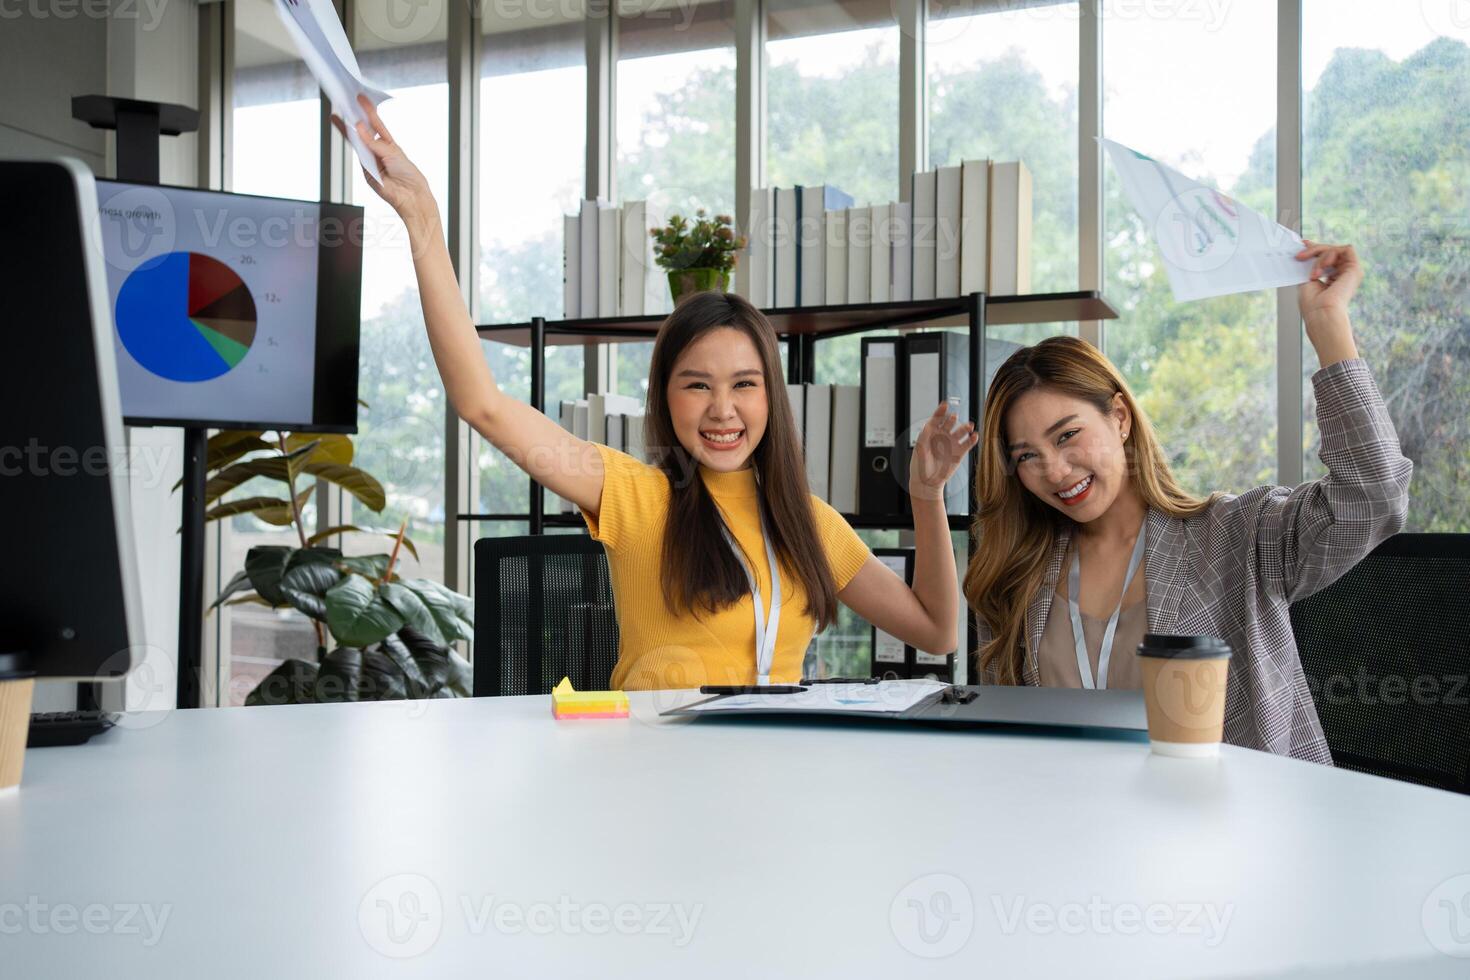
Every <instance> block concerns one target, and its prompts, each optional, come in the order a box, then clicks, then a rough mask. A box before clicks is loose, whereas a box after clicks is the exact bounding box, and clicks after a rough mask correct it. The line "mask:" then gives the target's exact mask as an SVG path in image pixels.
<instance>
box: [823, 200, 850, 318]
mask: <svg viewBox="0 0 1470 980" xmlns="http://www.w3.org/2000/svg"><path fill="white" fill-rule="evenodd" d="M851 214H852V211H851V210H849V209H847V208H842V209H841V210H838V211H828V212H827V214H826V220H825V222H824V225H825V233H824V234H825V239H824V244H825V246H826V251H827V255H826V258H825V259H824V260H823V261H824V262H825V264H826V266H827V289H826V292H825V294H824V298H823V302H825V303H826V304H827V305H828V306H836V305H838V304H841V303H846V302H847V301H848V299H847V247H848V245H847V228H848V220H849V217H850V216H851Z"/></svg>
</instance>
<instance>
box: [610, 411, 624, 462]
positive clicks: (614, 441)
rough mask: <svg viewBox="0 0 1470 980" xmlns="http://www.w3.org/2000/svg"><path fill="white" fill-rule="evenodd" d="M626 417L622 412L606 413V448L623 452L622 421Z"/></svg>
mask: <svg viewBox="0 0 1470 980" xmlns="http://www.w3.org/2000/svg"><path fill="white" fill-rule="evenodd" d="M626 417H627V416H625V415H623V413H622V412H608V413H607V448H609V449H616V450H617V451H618V452H622V451H623V419H624V418H626Z"/></svg>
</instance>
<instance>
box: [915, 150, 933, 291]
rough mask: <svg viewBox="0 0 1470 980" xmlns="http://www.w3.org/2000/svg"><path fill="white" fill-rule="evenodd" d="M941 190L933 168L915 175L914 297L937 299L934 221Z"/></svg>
mask: <svg viewBox="0 0 1470 980" xmlns="http://www.w3.org/2000/svg"><path fill="white" fill-rule="evenodd" d="M938 191H939V175H938V174H936V173H935V172H934V171H932V170H929V171H925V172H923V173H916V174H914V193H913V205H914V217H913V226H912V227H913V232H912V241H913V249H914V279H913V298H914V299H933V298H934V284H935V278H934V259H935V249H934V220H935V216H936V214H937V210H936V209H937V208H938V206H939V202H938V200H937V199H936V194H937V193H938Z"/></svg>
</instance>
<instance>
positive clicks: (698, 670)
mask: <svg viewBox="0 0 1470 980" xmlns="http://www.w3.org/2000/svg"><path fill="white" fill-rule="evenodd" d="M597 449H598V452H599V453H601V454H602V465H603V470H604V472H605V474H606V476H605V478H604V481H603V487H602V503H601V507H600V509H599V512H598V515H597V517H595V518H594V517H592V516H591V515H589V514H588V513H587V512H586V511H583V512H582V517H583V518H584V519H585V520H586V521H587V529H588V530H589V531H590V532H591V534H592V537H593V538H594V539H596V540H598V541H601V542H602V544H603V547H604V548H606V550H607V560H608V567H609V571H610V573H611V577H612V588H613V596H614V599H615V601H616V605H617V614H618V630H619V633H620V634H621V635H620V640H619V649H618V665H617V667H616V669H614V670H613V675H612V686H613V687H614V688H615V689H618V690H656V689H670V688H688V687H698V686H699V685H701V684H754V683H755V681H756V676H755V613H754V611H753V608H752V606H753V601H754V600H753V599H752V597H751V595H750V594H749V593H746V595H745V597H744V598H743V599H741V600H740V601H739V602H737V603H736V604H734V605H733V606H728V607H726V608H724V609H721V610H720V611H719V612H717V613H714V614H713V615H711V614H709V613H701V614H699V615H694V614H686V615H683V616H674V615H671V614H670V613H669V610H668V607H667V606H666V605H665V603H664V597H663V590H662V587H661V584H660V583H661V578H660V569H661V563H662V557H663V543H664V525H665V522H666V520H667V516H668V508H669V495H670V489H669V481H668V478H667V477H665V476H664V474H663V471H661V470H659V469H658V468H657V467H655V466H649V465H648V464H646V463H643V462H641V461H639V460H637V459H634V458H633V457H632V456H629V455H627V454H626V453H621V452H618V451H617V450H616V449H609V448H608V447H607V446H601V445H599V446H598V447H597ZM700 476H701V478H702V479H703V480H704V484H705V486H706V487H707V488H708V489H709V491H710V495H711V496H712V497H713V498H714V500H715V504H716V506H717V507H719V508H720V511H721V513H722V514H724V517H725V522H726V523H727V524H728V525H729V527H730V530H731V532H732V533H733V534H734V535H735V539H736V540H737V541H738V542H740V546H741V547H742V548H743V549H744V550H745V553H746V554H747V555H752V556H755V562H754V564H755V569H754V571H755V576H756V582H757V584H758V586H759V587H760V590H761V598H762V599H763V600H764V608H762V610H761V615H762V617H764V616H765V615H767V614H768V613H769V611H770V604H771V588H770V578H771V575H770V570H769V568H768V567H767V564H766V546H765V540H764V538H763V536H762V534H761V522H760V511H759V510H758V508H757V501H756V494H757V490H756V485H755V471H754V470H751V469H744V470H738V471H736V472H734V473H721V472H718V471H715V470H710V469H706V468H705V467H702V466H701V467H700ZM812 512H813V514H814V516H815V517H816V522H817V533H818V534H819V535H820V536H821V539H822V545H823V548H824V549H825V550H826V553H827V561H828V564H829V567H830V568H831V569H832V577H833V579H834V580H835V582H836V585H837V588H838V590H841V589H843V588H844V587H846V585H847V583H848V582H850V581H852V578H853V576H854V575H856V574H857V573H858V570H859V569H860V568H862V566H863V563H864V562H866V561H867V560H868V555H869V551H868V546H867V545H866V544H865V543H864V542H863V540H862V539H861V538H859V537H858V536H857V533H856V532H855V531H853V529H852V528H851V527H850V526H849V525H848V523H847V522H846V521H844V520H843V519H842V515H840V514H838V513H837V511H835V510H833V509H832V507H831V506H830V505H828V504H826V503H824V502H823V501H821V500H820V499H818V498H817V497H812ZM780 568H781V625H780V629H779V630H778V631H777V633H776V653H775V657H774V659H773V662H772V665H771V681H772V683H791V682H793V681H797V680H800V679H801V662H802V658H803V656H804V655H805V653H806V649H807V646H808V645H809V644H810V642H811V638H812V634H813V630H814V629H815V622H814V621H813V619H812V617H811V616H809V615H807V612H806V590H805V589H803V588H802V587H801V584H800V583H799V581H798V580H797V579H796V576H795V575H794V573H792V572H791V571H790V570H789V569H788V568H787V567H786V565H785V563H784V562H783V563H781V566H780Z"/></svg>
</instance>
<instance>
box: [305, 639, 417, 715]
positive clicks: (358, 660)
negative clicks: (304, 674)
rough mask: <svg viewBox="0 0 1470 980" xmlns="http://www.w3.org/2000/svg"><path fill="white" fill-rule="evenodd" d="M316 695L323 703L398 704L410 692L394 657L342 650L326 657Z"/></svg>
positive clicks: (362, 651) (373, 652)
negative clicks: (381, 702) (371, 702)
mask: <svg viewBox="0 0 1470 980" xmlns="http://www.w3.org/2000/svg"><path fill="white" fill-rule="evenodd" d="M315 694H316V699H317V701H318V702H321V703H331V702H342V701H398V700H402V699H404V698H406V697H408V688H407V684H406V682H405V679H404V676H403V671H402V670H401V669H400V668H399V666H398V664H397V663H395V662H394V660H393V659H392V658H391V657H388V656H385V655H384V654H382V653H381V652H378V651H374V650H358V649H355V648H353V647H338V648H337V649H335V650H333V651H331V652H330V653H328V654H326V655H325V656H323V657H322V663H321V668H320V670H318V672H317V680H316V690H315Z"/></svg>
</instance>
